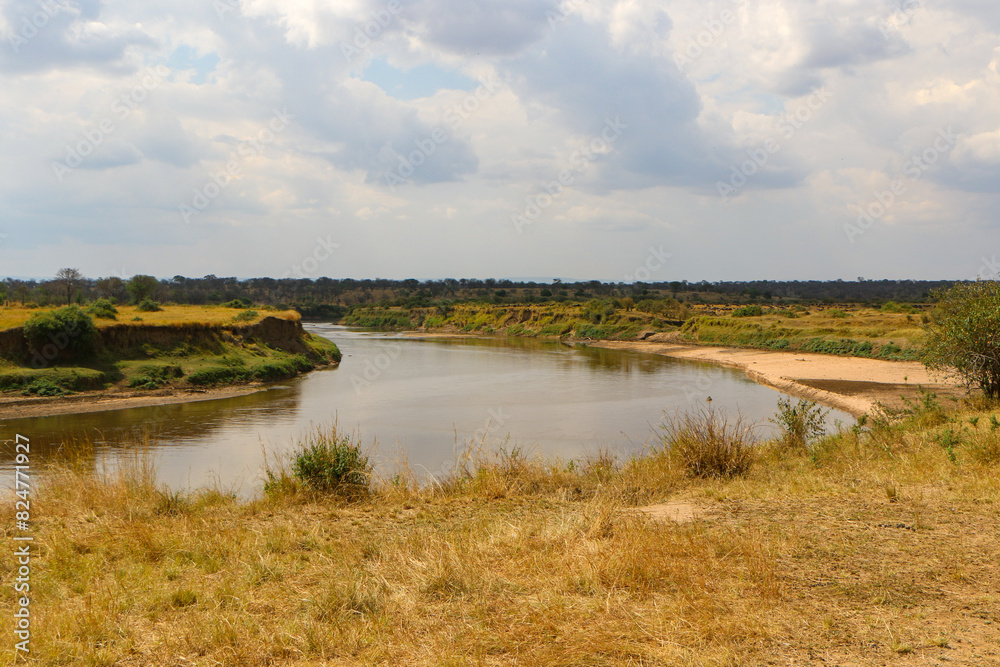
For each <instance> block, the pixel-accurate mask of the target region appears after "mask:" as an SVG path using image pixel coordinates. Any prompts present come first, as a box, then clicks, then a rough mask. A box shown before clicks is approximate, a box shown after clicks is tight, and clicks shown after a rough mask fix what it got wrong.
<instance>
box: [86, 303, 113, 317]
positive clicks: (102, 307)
mask: <svg viewBox="0 0 1000 667" xmlns="http://www.w3.org/2000/svg"><path fill="white" fill-rule="evenodd" d="M87 312H88V313H90V314H91V315H93V316H94V317H96V318H98V319H102V320H117V319H118V317H117V315H118V309H117V308H115V304H113V303H111V301H109V300H108V299H98V300H97V301H95V302H94V303H92V304H90V306H89V307H88V308H87Z"/></svg>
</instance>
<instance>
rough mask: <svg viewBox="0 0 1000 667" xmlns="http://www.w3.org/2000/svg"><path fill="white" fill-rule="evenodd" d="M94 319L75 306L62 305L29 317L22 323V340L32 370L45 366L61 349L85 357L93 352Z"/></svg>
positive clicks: (95, 331) (95, 332)
mask: <svg viewBox="0 0 1000 667" xmlns="http://www.w3.org/2000/svg"><path fill="white" fill-rule="evenodd" d="M96 335H97V329H96V328H95V327H94V320H93V319H91V317H90V316H89V315H87V314H86V313H85V312H83V311H82V310H80V308H79V307H77V306H66V307H65V308H60V309H58V310H53V311H50V312H47V313H38V314H35V315H32V316H31V318H30V319H28V321H27V322H25V324H24V337H25V339H26V340H27V342H28V347H29V348H30V349H31V350H32V351H33V352H34V356H35V359H34V360H33V362H32V364H33V365H34V366H35V367H40V366H44V365H46V362H47V361H52V360H54V359H56V358H57V357H58V356H59V355H60V353H62V352H63V351H64V350H68V351H69V352H70V353H71V354H72V355H73V356H76V357H85V356H87V355H89V354H90V353H91V352H93V350H94V340H95V338H96Z"/></svg>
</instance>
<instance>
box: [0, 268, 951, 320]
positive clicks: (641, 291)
mask: <svg viewBox="0 0 1000 667" xmlns="http://www.w3.org/2000/svg"><path fill="white" fill-rule="evenodd" d="M64 271H66V270H64ZM61 273H63V272H61ZM955 282H956V281H950V280H930V281H928V280H857V281H843V280H833V281H821V280H802V281H800V280H784V281H771V280H756V281H745V282H732V281H720V282H707V281H701V282H688V281H686V280H685V281H671V282H650V283H633V284H625V283H603V282H600V281H597V280H591V281H587V282H562V281H559V280H556V281H554V282H551V283H547V282H515V281H511V280H495V279H492V278H491V279H487V280H477V279H461V280H458V279H451V278H449V279H445V280H425V281H419V280H414V279H409V280H386V279H380V278H375V279H370V280H354V279H350V278H346V279H333V278H317V279H315V280H312V279H308V278H284V279H275V278H250V279H246V280H238V279H236V278H219V277H217V276H213V275H209V276H205V277H204V278H185V277H184V276H174V277H173V278H169V279H156V278H153V277H151V276H143V275H139V276H134V277H132V278H129V279H122V278H118V277H110V278H97V279H93V278H86V277H84V276H80V275H79V274H77V275H76V277H75V278H71V279H66V278H61V279H54V280H47V281H46V280H43V281H35V280H15V279H11V278H8V279H7V280H5V281H3V282H0V301H12V302H19V303H23V304H35V305H38V306H49V305H56V304H61V303H66V302H67V301H68V300H71V301H75V302H78V303H82V302H89V301H93V300H95V299H98V298H106V299H112V300H115V301H117V302H118V303H125V302H129V301H136V300H137V299H140V298H150V299H153V300H155V301H159V302H173V303H179V304H195V305H199V304H221V303H227V302H232V301H244V302H249V303H254V304H259V305H269V306H275V307H277V308H295V309H297V310H299V311H300V312H302V314H303V315H304V316H305V317H324V318H330V317H333V318H336V317H339V316H342V315H343V314H345V313H346V312H348V311H349V310H350V309H351V308H353V307H355V306H362V305H365V306H367V305H379V306H405V307H411V308H415V307H428V306H435V305H442V304H448V303H456V302H466V301H489V302H491V303H541V302H549V301H567V300H581V299H594V298H632V299H635V300H639V299H647V298H666V297H671V298H674V299H677V300H679V301H681V302H689V303H737V304H738V303H787V302H799V303H866V304H879V303H882V302H885V301H897V302H909V303H919V302H926V301H927V300H928V299H929V298H930V293H931V292H932V291H933V290H935V289H938V288H942V287H948V286H950V285H952V284H954V283H955Z"/></svg>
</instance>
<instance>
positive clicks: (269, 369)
mask: <svg viewBox="0 0 1000 667" xmlns="http://www.w3.org/2000/svg"><path fill="white" fill-rule="evenodd" d="M312 369H313V365H312V363H311V362H310V361H309V360H308V359H306V358H305V357H304V356H302V355H301V354H297V355H295V356H293V357H289V358H288V359H283V360H281V361H267V362H264V363H263V364H261V365H259V366H257V368H255V369H254V371H253V374H254V377H255V378H257V379H258V380H261V381H263V382H273V381H275V380H285V379H287V378H291V377H295V376H296V375H298V374H299V373H305V372H306V371H309V370H312Z"/></svg>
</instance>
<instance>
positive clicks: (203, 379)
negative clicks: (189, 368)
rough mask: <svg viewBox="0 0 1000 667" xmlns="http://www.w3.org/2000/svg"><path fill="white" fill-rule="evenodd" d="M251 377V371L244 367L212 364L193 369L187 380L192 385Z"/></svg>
mask: <svg viewBox="0 0 1000 667" xmlns="http://www.w3.org/2000/svg"><path fill="white" fill-rule="evenodd" d="M250 378H251V373H250V371H248V370H247V369H246V368H241V367H231V366H212V367H210V368H204V369H202V370H200V371H195V372H194V373H191V374H190V375H188V378H187V380H188V382H189V383H191V384H193V385H198V386H203V385H214V384H232V383H234V382H240V381H243V380H248V379H250Z"/></svg>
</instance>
